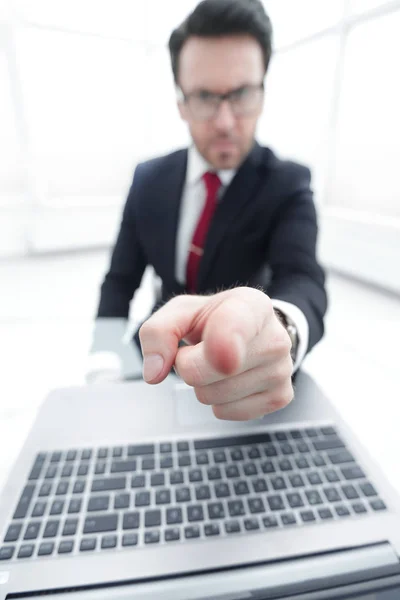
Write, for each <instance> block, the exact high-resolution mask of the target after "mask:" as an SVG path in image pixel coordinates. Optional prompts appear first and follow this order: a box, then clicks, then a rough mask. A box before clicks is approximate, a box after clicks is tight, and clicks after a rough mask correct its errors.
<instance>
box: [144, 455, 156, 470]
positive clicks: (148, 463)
mask: <svg viewBox="0 0 400 600" xmlns="http://www.w3.org/2000/svg"><path fill="white" fill-rule="evenodd" d="M155 466H156V463H155V460H154V458H144V459H143V460H142V469H143V471H154V469H155Z"/></svg>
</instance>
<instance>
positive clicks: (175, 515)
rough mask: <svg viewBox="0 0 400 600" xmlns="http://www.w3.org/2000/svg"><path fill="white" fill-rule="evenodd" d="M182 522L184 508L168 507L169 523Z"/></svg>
mask: <svg viewBox="0 0 400 600" xmlns="http://www.w3.org/2000/svg"><path fill="white" fill-rule="evenodd" d="M177 523H182V509H181V508H168V509H167V525H176V524H177Z"/></svg>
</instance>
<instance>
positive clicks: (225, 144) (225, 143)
mask: <svg viewBox="0 0 400 600" xmlns="http://www.w3.org/2000/svg"><path fill="white" fill-rule="evenodd" d="M212 147H213V148H214V149H215V150H218V151H223V152H227V151H232V150H236V143H235V142H234V141H233V140H223V139H221V140H215V141H214V142H213V144H212Z"/></svg>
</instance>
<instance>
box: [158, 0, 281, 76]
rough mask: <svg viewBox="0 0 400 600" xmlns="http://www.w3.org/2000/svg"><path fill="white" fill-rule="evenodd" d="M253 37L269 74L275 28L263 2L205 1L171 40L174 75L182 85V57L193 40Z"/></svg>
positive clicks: (170, 48)
mask: <svg viewBox="0 0 400 600" xmlns="http://www.w3.org/2000/svg"><path fill="white" fill-rule="evenodd" d="M246 34H247V35H251V36H252V37H254V38H255V39H256V40H257V41H258V43H259V44H260V46H261V49H262V52H263V57H264V65H265V72H267V69H268V65H269V61H270V58H271V54H272V25H271V21H270V19H269V17H268V15H267V13H266V12H265V9H264V7H263V5H262V3H261V0H203V2H200V4H198V5H197V7H196V8H195V9H194V11H193V12H192V13H191V14H190V15H189V16H188V17H187V18H186V19H185V21H184V22H183V23H182V24H181V25H180V26H179V27H177V28H176V29H175V30H174V31H173V32H172V34H171V37H170V38H169V44H168V46H169V52H170V55H171V64H172V72H173V75H174V79H175V83H178V71H179V56H180V53H181V50H182V48H183V46H184V44H185V42H186V41H187V40H188V39H189V38H190V37H192V36H199V37H222V36H225V35H246Z"/></svg>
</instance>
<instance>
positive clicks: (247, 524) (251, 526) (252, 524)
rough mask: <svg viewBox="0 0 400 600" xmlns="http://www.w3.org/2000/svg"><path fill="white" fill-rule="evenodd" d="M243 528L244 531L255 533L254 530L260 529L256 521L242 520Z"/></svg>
mask: <svg viewBox="0 0 400 600" xmlns="http://www.w3.org/2000/svg"><path fill="white" fill-rule="evenodd" d="M244 528H245V529H246V531H255V530H256V529H260V524H259V522H258V520H257V519H255V518H253V519H245V520H244Z"/></svg>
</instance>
